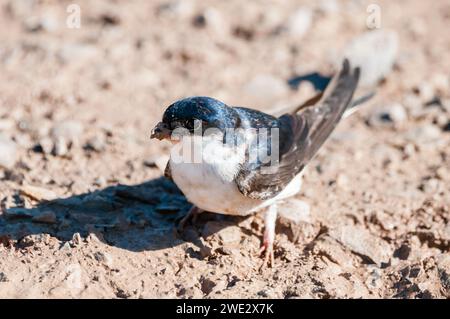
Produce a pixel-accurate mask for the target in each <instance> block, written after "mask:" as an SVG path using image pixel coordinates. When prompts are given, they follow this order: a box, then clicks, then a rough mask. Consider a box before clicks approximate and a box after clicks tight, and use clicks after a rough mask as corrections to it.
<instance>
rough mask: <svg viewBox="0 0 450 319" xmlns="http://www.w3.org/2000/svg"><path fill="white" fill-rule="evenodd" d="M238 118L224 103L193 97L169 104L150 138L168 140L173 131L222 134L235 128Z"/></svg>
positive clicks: (207, 98)
mask: <svg viewBox="0 0 450 319" xmlns="http://www.w3.org/2000/svg"><path fill="white" fill-rule="evenodd" d="M237 122H238V116H237V115H236V112H235V111H234V110H233V109H232V108H230V107H228V106H227V105H226V104H225V103H223V102H221V101H218V100H216V99H213V98H210V97H203V96H195V97H189V98H185V99H181V100H178V101H176V102H175V103H173V104H171V105H170V106H169V107H168V108H167V109H166V111H165V112H164V115H163V118H162V121H161V122H159V123H158V124H157V125H156V126H155V128H154V129H153V130H152V135H151V138H157V139H159V140H162V139H170V138H171V136H172V134H173V133H174V131H176V130H178V131H183V132H184V133H185V134H194V133H201V134H203V133H204V132H205V131H206V130H207V129H210V128H213V129H218V130H220V131H221V132H224V131H225V129H227V128H234V127H236V125H237Z"/></svg>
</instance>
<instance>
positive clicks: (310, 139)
mask: <svg viewBox="0 0 450 319" xmlns="http://www.w3.org/2000/svg"><path fill="white" fill-rule="evenodd" d="M358 79H359V68H356V69H353V70H352V69H351V68H350V64H349V62H348V60H345V61H344V63H343V67H342V70H341V71H340V72H339V73H338V74H337V75H336V76H335V77H334V79H333V81H332V82H331V83H330V85H329V86H328V87H327V89H326V90H325V92H324V95H323V97H322V99H321V100H320V101H319V102H318V104H316V105H315V106H309V107H304V108H301V109H300V110H299V112H298V113H291V114H285V115H283V116H281V117H280V118H278V122H279V125H278V127H279V128H280V130H279V141H280V146H279V148H280V154H279V163H278V166H277V167H276V168H275V170H263V168H267V166H268V165H270V163H268V164H261V165H260V166H259V167H255V165H254V164H247V163H244V165H243V166H242V168H241V170H240V171H239V173H238V174H237V176H236V183H237V186H238V188H239V190H240V191H241V193H242V194H244V195H245V196H247V197H250V198H254V199H261V200H265V199H269V198H272V197H274V196H276V195H277V194H278V193H280V192H281V191H282V190H283V189H284V188H285V187H286V186H287V185H288V184H289V182H290V181H291V180H292V179H293V178H294V177H295V176H296V175H297V174H299V173H300V172H301V171H302V169H303V168H304V167H305V166H306V164H308V162H309V161H310V160H311V158H312V157H313V156H314V155H315V154H316V152H317V151H318V149H319V148H320V147H321V146H322V144H323V143H324V142H325V140H326V139H327V138H328V136H329V135H330V134H331V132H332V131H333V129H334V128H335V127H336V125H337V124H338V122H339V121H340V119H341V117H342V115H343V114H344V112H345V110H346V109H347V107H348V105H349V104H350V102H351V100H352V96H353V93H354V91H355V89H356V86H357V84H358Z"/></svg>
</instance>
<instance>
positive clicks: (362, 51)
mask: <svg viewBox="0 0 450 319" xmlns="http://www.w3.org/2000/svg"><path fill="white" fill-rule="evenodd" d="M397 50H398V36H397V33H395V32H394V31H385V30H375V31H369V32H366V33H364V34H363V35H360V36H358V37H357V38H355V39H353V40H352V41H351V42H350V43H349V44H348V45H347V47H346V48H345V49H344V53H343V57H346V58H348V59H349V60H350V63H351V65H352V66H359V67H360V68H361V76H360V80H359V84H360V85H361V86H362V87H372V86H374V85H376V84H377V83H378V82H379V81H380V80H381V79H383V78H385V77H386V76H387V75H388V74H389V73H390V72H391V70H392V67H393V66H394V62H395V59H396V56H397ZM336 62H337V63H338V64H339V65H338V66H339V67H340V64H341V63H342V61H341V60H339V61H336Z"/></svg>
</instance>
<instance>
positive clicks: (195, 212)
mask: <svg viewBox="0 0 450 319" xmlns="http://www.w3.org/2000/svg"><path fill="white" fill-rule="evenodd" d="M201 212H202V210H201V209H200V208H198V207H197V206H195V205H192V207H191V208H190V209H189V211H188V213H187V214H186V216H184V217H183V219H182V220H180V222H179V223H178V226H177V232H178V233H181V232H182V231H183V230H184V228H185V227H186V224H187V223H188V222H189V220H190V219H192V222H193V223H195V221H196V220H197V217H198V214H200V213H201Z"/></svg>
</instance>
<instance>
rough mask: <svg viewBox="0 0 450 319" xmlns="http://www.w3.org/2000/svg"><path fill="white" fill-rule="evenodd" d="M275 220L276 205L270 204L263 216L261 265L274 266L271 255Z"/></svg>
mask: <svg viewBox="0 0 450 319" xmlns="http://www.w3.org/2000/svg"><path fill="white" fill-rule="evenodd" d="M276 220H277V205H276V204H272V205H271V206H269V208H268V209H267V211H266V214H265V216H264V239H263V244H262V246H261V249H260V251H259V253H260V254H262V253H264V263H263V265H262V266H261V268H262V267H264V266H266V265H270V266H271V267H273V266H274V255H273V242H274V240H275V222H276Z"/></svg>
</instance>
